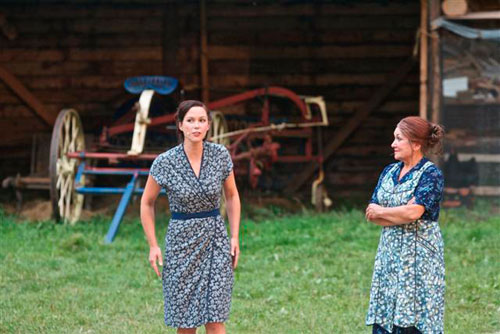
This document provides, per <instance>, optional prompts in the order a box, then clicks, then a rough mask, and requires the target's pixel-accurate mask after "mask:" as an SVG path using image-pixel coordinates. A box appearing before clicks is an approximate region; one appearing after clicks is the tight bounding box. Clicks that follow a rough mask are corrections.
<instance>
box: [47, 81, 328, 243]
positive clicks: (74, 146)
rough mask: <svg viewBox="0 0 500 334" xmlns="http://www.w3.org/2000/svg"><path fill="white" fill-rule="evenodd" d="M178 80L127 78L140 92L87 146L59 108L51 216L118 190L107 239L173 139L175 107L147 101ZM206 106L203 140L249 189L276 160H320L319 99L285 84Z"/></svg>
mask: <svg viewBox="0 0 500 334" xmlns="http://www.w3.org/2000/svg"><path fill="white" fill-rule="evenodd" d="M177 85H178V82H177V80H176V79H174V78H170V77H159V76H154V77H136V78H130V79H128V80H127V81H126V82H125V88H126V90H127V91H128V92H130V93H133V94H140V97H139V99H138V101H137V102H136V103H135V104H134V105H133V107H132V108H131V109H130V111H128V112H125V113H124V114H123V115H122V116H121V117H120V118H119V119H117V120H116V121H115V122H114V123H113V124H111V125H109V126H106V127H103V129H102V132H101V135H100V136H99V139H98V140H97V141H96V142H95V143H94V144H93V147H92V149H91V150H87V149H86V148H85V136H84V132H83V128H82V124H81V121H80V117H79V115H78V113H77V111H76V110H74V109H64V110H62V111H61V112H60V114H59V116H58V117H57V120H56V123H55V125H54V129H53V132H52V140H51V147H50V168H49V173H50V193H51V201H52V206H53V210H54V216H55V218H56V219H57V220H60V221H65V222H68V223H75V222H76V221H77V220H78V219H79V217H80V214H81V211H82V207H83V202H84V196H85V195H86V194H94V195H106V194H121V200H120V203H119V205H118V208H117V210H116V212H115V214H114V217H113V220H112V222H111V225H110V227H109V230H108V233H107V235H106V239H105V240H106V242H112V241H113V239H114V237H115V235H116V233H117V231H118V228H119V225H120V222H121V220H122V217H123V215H124V213H125V210H126V208H127V206H128V204H129V202H130V199H131V198H132V196H133V195H138V194H141V193H142V192H143V188H141V181H143V179H144V177H145V176H147V174H148V171H149V166H150V164H151V162H152V161H153V160H154V158H155V157H156V156H157V155H158V154H159V153H161V152H163V151H165V150H166V149H168V148H169V145H170V146H173V145H174V144H176V142H175V140H176V139H175V138H176V137H175V131H176V126H175V114H174V112H175V108H174V109H172V110H161V111H160V113H159V114H158V112H157V114H158V115H156V116H155V115H153V116H152V111H153V109H154V108H153V107H152V106H153V105H154V104H155V103H153V102H152V101H153V100H154V98H155V96H156V98H161V96H162V95H163V96H166V95H168V94H170V93H172V92H173V91H174V90H175V89H176V88H177ZM156 104H157V103H156ZM248 105H250V107H248ZM207 106H208V108H209V109H210V111H211V117H212V123H211V128H210V131H209V134H208V140H211V141H214V142H217V143H220V144H224V145H226V147H227V148H228V149H229V151H230V152H231V155H232V158H233V161H234V163H235V173H236V175H237V177H238V180H241V179H242V178H243V177H247V179H248V183H249V184H250V186H251V187H253V188H255V187H257V186H258V181H259V177H260V175H262V173H263V172H265V171H266V170H270V168H271V167H272V165H273V164H275V163H282V164H288V163H297V162H308V161H312V160H316V161H318V162H319V163H321V162H322V156H321V149H320V148H319V149H317V150H316V152H314V149H313V145H314V142H316V143H320V142H321V138H319V139H318V138H316V137H315V136H314V135H315V134H316V133H317V132H314V131H313V128H315V127H321V126H326V125H328V119H327V114H326V108H325V103H324V100H323V98H322V97H305V96H298V95H297V94H295V93H294V92H292V91H290V90H288V89H285V88H281V87H266V88H260V89H255V90H251V91H247V92H244V93H240V94H236V95H232V96H229V97H226V98H223V99H220V100H216V101H213V102H210V103H208V105H207ZM162 108H163V107H160V109H162ZM245 108H247V109H245ZM134 118H135V121H134ZM146 133H147V134H148V140H146ZM124 135H126V136H128V138H129V143H130V136H131V145H130V146H128V147H126V148H125V147H124V146H123V145H119V144H117V143H120V141H119V140H116V139H117V138H123V136H124ZM152 137H155V138H156V139H155V140H153V139H151V138H152ZM293 138H295V139H296V140H298V142H297V143H298V144H297V143H295V144H294V146H293V145H291V146H290V147H288V145H286V144H285V145H284V144H283V143H282V141H283V140H284V141H285V142H286V141H287V140H290V139H293ZM150 141H156V142H159V143H160V145H161V146H160V147H156V148H152V149H150V148H148V147H147V146H148V145H147V144H148V142H150ZM292 146H293V147H292ZM318 146H321V145H318ZM287 153H288V154H287ZM281 174H283V173H281ZM96 175H101V177H100V179H101V181H102V180H103V179H104V180H106V183H107V185H106V186H105V187H103V186H97V185H96V184H94V183H93V182H91V179H94V178H95V176H96ZM103 176H105V177H103ZM118 176H121V178H123V177H128V181H127V182H126V185H125V186H124V187H123V186H109V185H110V184H111V185H113V184H114V185H116V183H117V181H116V180H117V177H118ZM111 177H113V178H111ZM141 178H142V180H141ZM321 180H322V175H320V178H319V179H318V180H317V181H315V184H316V186H315V188H314V189H313V194H314V195H316V196H317V201H323V200H324V199H325V198H326V193H325V192H324V190H323V188H321V187H318V186H320V183H321ZM122 184H123V183H122ZM318 189H320V190H321V193H318Z"/></svg>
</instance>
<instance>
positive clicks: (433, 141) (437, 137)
mask: <svg viewBox="0 0 500 334" xmlns="http://www.w3.org/2000/svg"><path fill="white" fill-rule="evenodd" d="M443 137H444V129H443V127H442V126H441V125H439V124H434V123H430V134H429V139H428V141H427V145H428V147H429V148H431V149H434V148H436V147H441V145H442V140H443Z"/></svg>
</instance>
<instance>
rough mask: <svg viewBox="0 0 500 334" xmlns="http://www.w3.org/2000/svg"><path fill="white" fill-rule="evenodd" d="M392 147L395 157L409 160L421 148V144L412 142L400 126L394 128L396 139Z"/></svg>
mask: <svg viewBox="0 0 500 334" xmlns="http://www.w3.org/2000/svg"><path fill="white" fill-rule="evenodd" d="M391 147H392V149H393V150H394V159H396V160H400V161H404V160H409V159H410V158H411V157H412V155H413V154H414V153H415V152H417V151H419V150H420V145H419V144H415V143H412V142H410V140H409V139H408V138H407V137H406V136H405V135H403V133H402V132H401V130H400V129H399V128H398V127H396V130H394V141H393V142H392V144H391Z"/></svg>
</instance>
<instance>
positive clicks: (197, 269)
mask: <svg viewBox="0 0 500 334" xmlns="http://www.w3.org/2000/svg"><path fill="white" fill-rule="evenodd" d="M232 168H233V163H232V161H231V156H230V154H229V152H228V151H227V149H226V148H225V147H224V146H222V145H218V144H214V143H208V142H205V143H203V156H202V161H201V168H200V175H199V177H196V175H195V173H194V171H193V169H192V167H191V165H190V163H189V160H188V158H187V155H186V154H185V152H184V147H183V145H182V144H180V145H178V146H175V147H174V148H172V149H170V150H168V151H167V152H165V153H162V154H160V155H159V156H158V157H157V158H156V159H155V161H154V162H153V164H152V166H151V169H150V175H151V176H152V177H153V178H154V179H155V181H156V182H157V183H158V184H159V185H160V186H161V187H162V188H164V189H165V190H166V192H167V196H168V200H169V206H170V211H172V212H173V211H176V212H182V213H193V212H202V211H210V210H213V209H215V208H218V207H219V206H220V200H221V192H222V184H223V182H224V181H225V179H226V178H227V177H228V176H229V174H230V173H231V170H232ZM163 264H164V266H163V272H162V278H163V293H164V298H165V323H166V324H167V325H168V326H171V327H176V328H194V327H200V326H202V325H204V324H206V323H208V322H225V321H226V320H227V319H228V316H229V311H230V307H231V293H232V287H233V281H234V278H233V269H232V265H231V255H230V247H229V240H228V235H227V231H226V226H225V224H224V219H223V218H222V217H221V216H220V215H219V216H216V217H208V218H193V219H187V220H176V219H171V220H170V222H169V225H168V230H167V235H166V238H165V260H164V263H163Z"/></svg>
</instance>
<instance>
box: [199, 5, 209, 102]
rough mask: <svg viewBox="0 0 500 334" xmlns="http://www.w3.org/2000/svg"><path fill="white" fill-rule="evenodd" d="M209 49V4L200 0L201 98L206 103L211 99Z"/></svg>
mask: <svg viewBox="0 0 500 334" xmlns="http://www.w3.org/2000/svg"><path fill="white" fill-rule="evenodd" d="M207 49H208V48H207V4H206V1H205V0H200V70H201V73H200V75H201V98H202V101H203V102H204V103H208V101H210V90H209V86H208V54H207Z"/></svg>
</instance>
